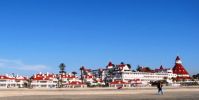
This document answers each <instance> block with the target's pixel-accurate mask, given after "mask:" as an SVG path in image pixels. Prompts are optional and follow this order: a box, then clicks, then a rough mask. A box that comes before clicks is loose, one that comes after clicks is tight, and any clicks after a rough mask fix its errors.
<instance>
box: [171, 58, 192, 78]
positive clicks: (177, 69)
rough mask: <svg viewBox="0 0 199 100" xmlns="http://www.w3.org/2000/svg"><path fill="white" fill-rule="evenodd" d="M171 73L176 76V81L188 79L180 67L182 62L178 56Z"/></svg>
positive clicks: (182, 67) (187, 74) (186, 73)
mask: <svg viewBox="0 0 199 100" xmlns="http://www.w3.org/2000/svg"><path fill="white" fill-rule="evenodd" d="M173 73H174V74H177V80H178V81H180V80H184V79H190V76H189V73H188V72H187V71H186V69H185V68H184V66H183V65H182V61H181V59H180V57H179V56H177V58H176V61H175V66H174V67H173Z"/></svg>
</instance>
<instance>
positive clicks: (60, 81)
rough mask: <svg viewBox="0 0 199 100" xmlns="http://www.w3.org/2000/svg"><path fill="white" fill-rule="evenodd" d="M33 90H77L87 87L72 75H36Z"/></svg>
mask: <svg viewBox="0 0 199 100" xmlns="http://www.w3.org/2000/svg"><path fill="white" fill-rule="evenodd" d="M31 87H32V88H75V87H85V85H84V84H83V83H82V82H81V80H80V79H79V78H78V77H77V76H74V75H72V74H66V73H60V74H49V73H46V74H42V73H39V74H35V75H33V76H32V82H31Z"/></svg>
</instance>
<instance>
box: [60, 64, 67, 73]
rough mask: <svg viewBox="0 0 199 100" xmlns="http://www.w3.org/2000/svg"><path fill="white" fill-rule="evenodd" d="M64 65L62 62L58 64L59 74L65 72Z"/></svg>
mask: <svg viewBox="0 0 199 100" xmlns="http://www.w3.org/2000/svg"><path fill="white" fill-rule="evenodd" d="M65 67H66V66H65V64H64V63H61V64H60V65H59V69H60V71H59V73H61V74H62V73H66V72H65Z"/></svg>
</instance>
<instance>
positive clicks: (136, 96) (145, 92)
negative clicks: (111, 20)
mask: <svg viewBox="0 0 199 100" xmlns="http://www.w3.org/2000/svg"><path fill="white" fill-rule="evenodd" d="M164 91H165V94H164V95H157V89H156V88H133V89H122V90H117V89H114V88H105V89H102V88H100V89H88V88H87V89H0V100H199V88H166V89H164Z"/></svg>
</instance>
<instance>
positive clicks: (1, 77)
mask: <svg viewBox="0 0 199 100" xmlns="http://www.w3.org/2000/svg"><path fill="white" fill-rule="evenodd" d="M0 79H10V80H14V79H15V78H11V77H8V76H5V75H2V76H0Z"/></svg>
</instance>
